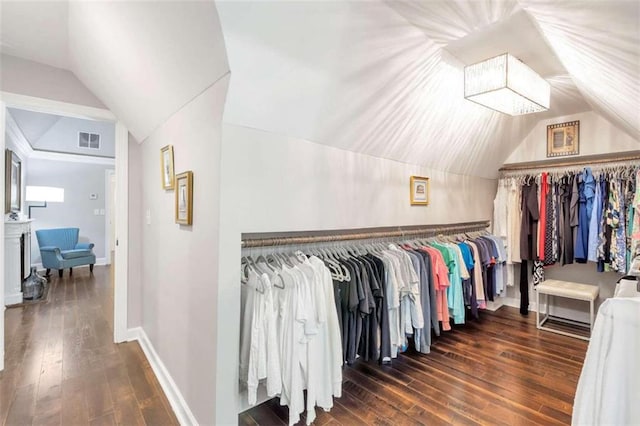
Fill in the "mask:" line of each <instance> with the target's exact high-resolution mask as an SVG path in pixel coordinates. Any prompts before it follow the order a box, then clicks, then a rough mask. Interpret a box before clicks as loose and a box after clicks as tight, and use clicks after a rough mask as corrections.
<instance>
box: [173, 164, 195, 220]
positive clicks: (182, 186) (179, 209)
mask: <svg viewBox="0 0 640 426" xmlns="http://www.w3.org/2000/svg"><path fill="white" fill-rule="evenodd" d="M192 221H193V172H191V171H187V172H184V173H180V174H178V175H176V223H179V224H181V225H191V223H192Z"/></svg>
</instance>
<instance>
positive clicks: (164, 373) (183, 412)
mask: <svg viewBox="0 0 640 426" xmlns="http://www.w3.org/2000/svg"><path fill="white" fill-rule="evenodd" d="M134 340H137V341H138V343H140V346H141V347H142V351H143V352H144V354H145V355H146V357H147V359H148V360H149V364H150V365H151V368H152V369H153V372H154V373H155V374H156V377H157V378H158V382H160V386H162V390H163V391H164V393H165V395H166V396H167V399H168V400H169V403H170V404H171V408H173V411H174V413H175V414H176V417H177V418H178V421H179V422H180V424H181V425H197V424H198V421H197V420H196V418H195V416H194V415H193V413H192V412H191V409H190V408H189V406H188V405H187V402H186V401H185V400H184V397H183V396H182V393H181V392H180V389H178V386H177V385H176V383H175V382H174V381H173V378H172V377H171V374H169V370H167V368H166V367H165V365H164V363H163V362H162V360H161V359H160V356H159V355H158V353H157V352H156V350H155V348H154V347H153V345H152V344H151V341H150V340H149V337H148V336H147V333H145V331H144V329H143V328H142V327H135V328H130V329H129V330H127V341H128V342H131V341H134Z"/></svg>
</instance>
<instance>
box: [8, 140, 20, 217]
mask: <svg viewBox="0 0 640 426" xmlns="http://www.w3.org/2000/svg"><path fill="white" fill-rule="evenodd" d="M4 161H5V163H4V164H5V168H4V170H5V175H4V178H5V181H4V182H5V183H4V200H5V204H4V212H5V213H10V212H17V211H19V210H20V206H21V204H22V182H21V177H22V162H21V161H20V157H18V156H17V155H16V153H15V152H13V151H11V150H10V149H7V150H5V152H4Z"/></svg>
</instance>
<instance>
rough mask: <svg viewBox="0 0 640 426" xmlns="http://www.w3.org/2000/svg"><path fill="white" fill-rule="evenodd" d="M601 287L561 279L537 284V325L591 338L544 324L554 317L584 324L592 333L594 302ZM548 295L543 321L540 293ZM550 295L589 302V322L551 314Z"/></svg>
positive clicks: (561, 332)
mask: <svg viewBox="0 0 640 426" xmlns="http://www.w3.org/2000/svg"><path fill="white" fill-rule="evenodd" d="M599 290H600V289H599V287H598V286H597V285H588V284H579V283H573V282H568V281H560V280H546V281H544V282H542V283H540V284H538V285H537V286H535V291H536V305H537V312H536V327H538V329H540V330H547V331H552V332H554V333H558V334H564V335H565V336H571V337H576V338H578V339H582V340H589V338H588V337H585V336H581V335H579V334H575V333H571V332H570V331H563V330H557V329H554V328H551V327H548V326H545V325H544V324H545V323H546V322H547V320H549V319H553V320H555V321H560V322H564V323H567V324H571V325H577V326H583V327H587V326H588V328H589V334H591V330H592V329H593V321H594V304H595V301H596V299H597V298H598V293H599ZM541 294H544V295H546V298H545V299H546V300H545V302H546V303H545V309H544V318H542V321H541V320H540V314H541V312H542V305H541V304H540V295H541ZM549 296H557V297H564V298H567V299H574V300H583V301H585V302H589V324H585V323H582V322H578V321H573V320H569V319H566V318H559V317H556V316H553V315H550V314H549Z"/></svg>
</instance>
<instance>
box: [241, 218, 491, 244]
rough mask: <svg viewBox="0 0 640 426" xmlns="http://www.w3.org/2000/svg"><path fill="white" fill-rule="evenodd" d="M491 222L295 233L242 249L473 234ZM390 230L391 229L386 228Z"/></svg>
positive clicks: (256, 240) (246, 240) (246, 241)
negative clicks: (446, 234) (445, 234)
mask: <svg viewBox="0 0 640 426" xmlns="http://www.w3.org/2000/svg"><path fill="white" fill-rule="evenodd" d="M489 225H490V222H489V221H488V220H484V221H478V222H465V223H454V224H445V225H427V226H423V227H420V228H406V229H402V228H395V227H394V228H392V229H393V230H384V229H385V228H376V229H378V230H376V231H369V232H365V231H366V229H365V230H351V231H342V233H339V232H340V231H328V232H331V233H329V234H327V233H326V232H327V231H312V232H308V233H305V235H299V234H298V235H290V234H293V233H287V234H289V235H286V236H277V237H269V238H253V237H250V238H243V240H242V247H243V248H250V247H268V246H283V245H296V244H312V243H327V242H334V241H350V240H367V239H375V238H394V237H411V236H419V235H438V234H443V233H449V234H451V233H456V232H472V231H479V230H484V229H486V228H488V227H489ZM386 229H389V228H386ZM314 234H316V235H314ZM256 236H257V235H256Z"/></svg>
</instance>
